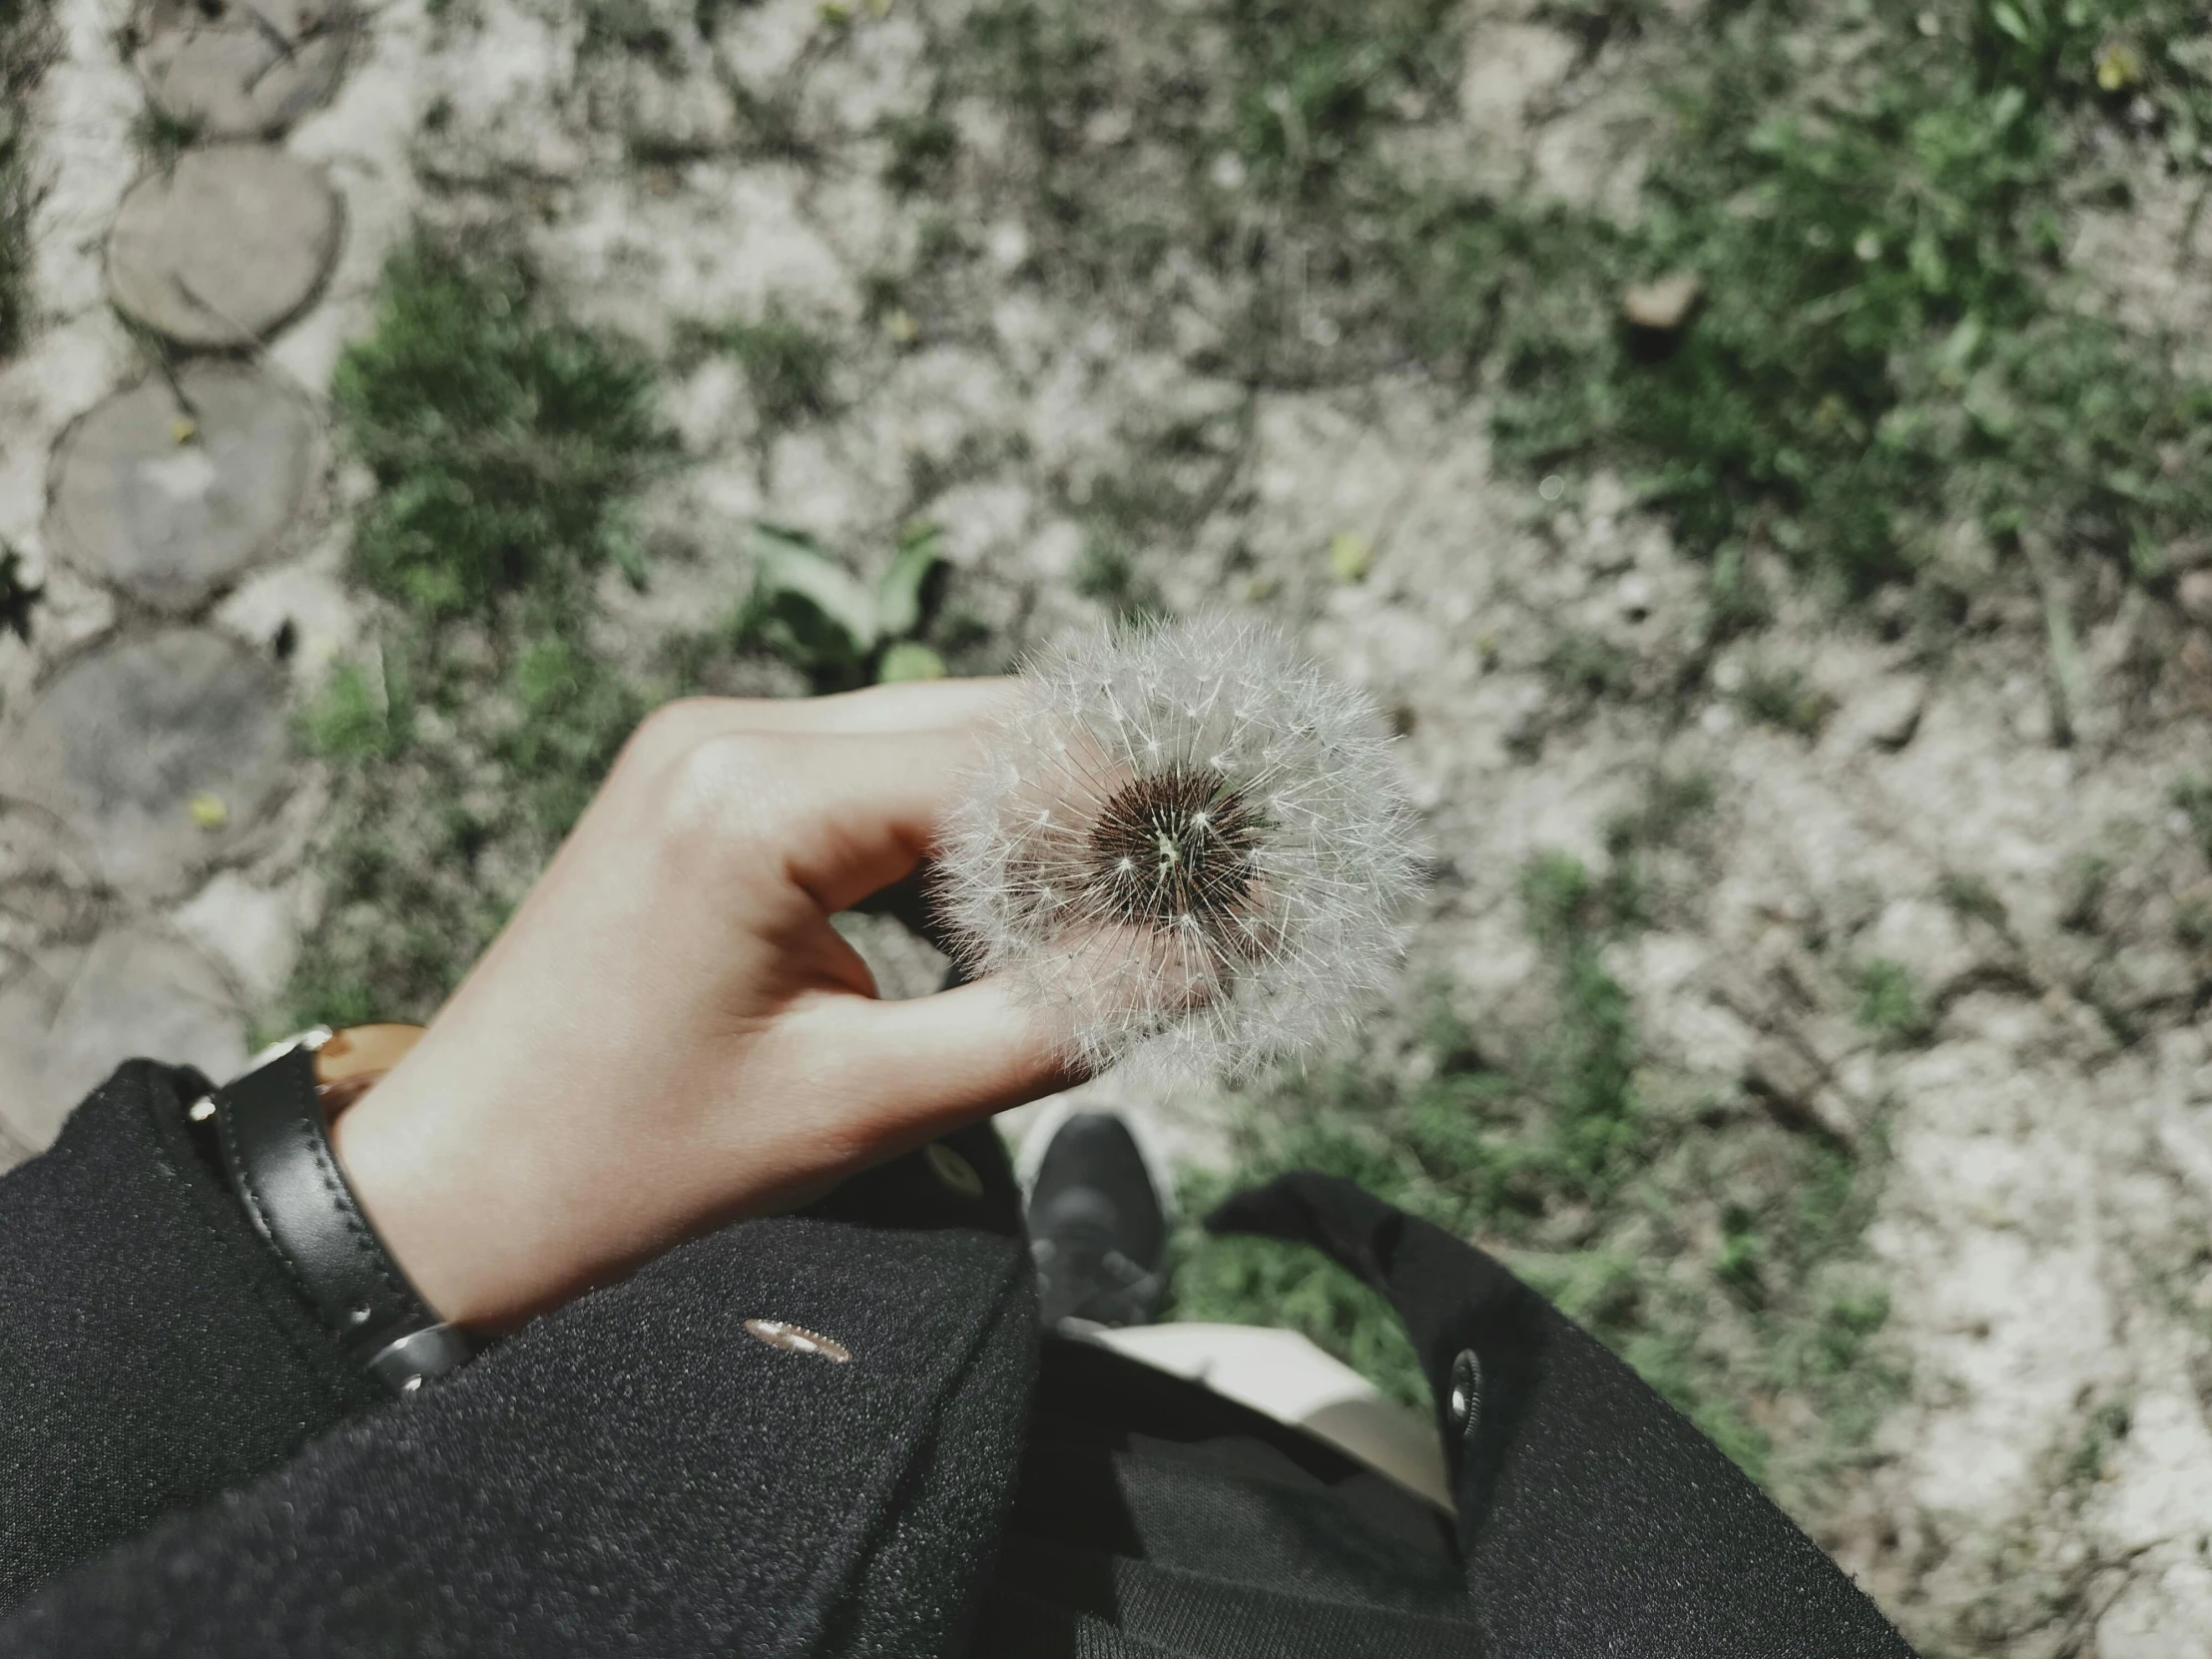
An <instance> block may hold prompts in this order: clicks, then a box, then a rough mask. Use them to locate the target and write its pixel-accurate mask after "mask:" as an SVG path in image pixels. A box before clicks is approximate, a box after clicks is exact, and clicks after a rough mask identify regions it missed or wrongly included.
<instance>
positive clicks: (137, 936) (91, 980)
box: [0, 925, 246, 1151]
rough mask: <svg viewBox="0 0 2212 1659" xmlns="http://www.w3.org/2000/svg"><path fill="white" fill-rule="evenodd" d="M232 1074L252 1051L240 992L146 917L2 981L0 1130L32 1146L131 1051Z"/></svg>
mask: <svg viewBox="0 0 2212 1659" xmlns="http://www.w3.org/2000/svg"><path fill="white" fill-rule="evenodd" d="M124 1032H128V1033H129V1034H130V1035H129V1039H128V1047H129V1049H130V1052H131V1053H133V1054H139V1055H145V1056H148V1057H150V1058H156V1059H161V1060H164V1061H167V1062H168V1063H170V1064H172V1065H195V1066H198V1067H200V1068H201V1069H202V1070H203V1071H206V1072H208V1073H209V1074H211V1075H212V1076H217V1077H222V1076H228V1075H229V1074H230V1073H231V1072H234V1071H236V1070H237V1069H238V1068H239V1066H240V1065H241V1064H242V1063H243V1062H244V1060H245V1058H246V1039H245V1031H244V1022H243V1021H242V1020H241V1018H240V1015H239V1009H238V1006H237V998H236V996H235V994H234V993H233V992H232V990H231V988H230V987H229V986H228V985H227V984H226V983H225V982H224V980H223V976H222V975H221V974H220V973H218V972H217V971H216V969H215V968H214V967H213V966H212V965H211V964H210V963H209V961H208V959H207V958H206V957H205V956H203V955H201V954H200V953H199V952H198V951H196V950H194V949H193V948H192V947H191V946H189V945H187V944H185V943H184V942H182V941H181V940H179V939H176V938H174V937H172V936H170V935H169V934H167V933H164V932H160V931H157V930H155V929H153V928H150V927H147V926H143V925H130V926H124V927H117V928H112V929H110V930H109V931H107V932H105V933H102V934H101V935H100V936H99V937H98V938H96V939H94V940H93V941H92V942H91V943H90V944H63V945H55V946H50V947H49V948H47V949H46V950H43V951H41V952H40V953H39V954H38V955H37V956H36V957H35V958H34V959H33V960H31V961H30V962H29V963H28V964H26V965H25V966H24V967H23V968H21V969H20V970H18V971H17V972H16V973H15V974H13V975H12V976H10V977H9V978H8V979H6V980H5V981H0V1133H4V1134H5V1136H6V1137H7V1138H8V1139H10V1140H13V1141H15V1142H17V1143H19V1144H21V1145H23V1146H25V1147H27V1148H29V1149H31V1150H34V1151H35V1150H38V1149H40V1148H43V1147H45V1146H46V1145H47V1144H48V1143H50V1142H51V1141H52V1140H53V1138H54V1136H55V1134H56V1132H57V1131H59V1130H60V1128H61V1125H62V1119H63V1118H65V1117H67V1116H68V1115H69V1111H70V1108H72V1107H73V1106H75V1105H76V1104H77V1102H78V1101H79V1100H80V1099H81V1098H83V1096H84V1095H85V1093H86V1092H87V1091H88V1090H90V1089H91V1088H92V1087H93V1086H94V1085H95V1084H97V1083H98V1082H99V1081H100V1080H101V1079H102V1078H103V1077H105V1076H107V1075H108V1073H109V1072H111V1071H113V1070H114V1069H115V1066H116V1063H117V1061H118V1060H120V1059H122V1058H123V1057H124V1056H123V1055H122V1054H120V1053H118V1052H117V1038H118V1036H119V1034H121V1033H124Z"/></svg>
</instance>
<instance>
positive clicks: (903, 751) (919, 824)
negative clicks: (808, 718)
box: [779, 727, 981, 913]
mask: <svg viewBox="0 0 2212 1659" xmlns="http://www.w3.org/2000/svg"><path fill="white" fill-rule="evenodd" d="M790 741H791V742H792V744H793V753H792V756H791V762H790V766H791V771H790V774H789V776H790V778H791V785H790V789H789V793H788V794H787V796H786V801H787V803H788V811H787V815H786V817H785V820H784V823H783V824H782V825H781V827H780V835H779V839H780V841H781V844H782V846H783V848H784V858H785V867H786V869H787V870H788V871H789V873H790V875H791V878H792V879H793V880H794V881H796V882H797V883H798V884H799V885H800V886H802V887H804V888H806V890H807V891H808V892H809V893H811V894H813V895H814V898H815V900H816V902H817V903H819V904H820V905H821V906H822V907H823V909H824V910H826V911H829V912H831V913H834V912H836V911H838V910H843V909H849V908H850V907H851V906H852V905H854V904H857V903H858V902H859V901H860V900H861V899H863V898H865V897H867V895H868V894H870V893H872V892H876V891H878V890H880V889H881V888H884V887H887V886H889V885H890V884H891V883H892V882H893V881H896V880H899V879H900V878H902V877H903V876H905V875H907V874H909V873H910V872H911V871H912V870H913V868H914V866H915V865H916V864H918V863H919V862H921V860H922V859H923V858H925V857H927V856H928V854H929V852H930V849H931V848H932V847H933V846H934V845H935V844H936V839H937V833H938V829H939V826H941V825H942V824H943V823H944V821H945V818H946V816H947V815H948V814H949V813H950V812H951V811H952V808H953V807H954V805H955V804H956V803H957V801H958V799H959V794H960V790H961V787H962V784H963V782H964V780H965V779H966V777H967V775H968V774H969V773H970V771H971V770H972V769H973V768H974V766H975V763H976V761H977V760H978V758H979V757H980V755H981V743H980V740H979V739H978V737H977V735H976V733H975V732H974V731H973V730H972V729H968V728H965V727H952V728H949V729H946V730H941V731H912V732H899V733H885V734H866V735H861V734H850V733H837V734H829V735H824V736H819V737H808V738H804V739H796V738H795V739H793V740H790Z"/></svg>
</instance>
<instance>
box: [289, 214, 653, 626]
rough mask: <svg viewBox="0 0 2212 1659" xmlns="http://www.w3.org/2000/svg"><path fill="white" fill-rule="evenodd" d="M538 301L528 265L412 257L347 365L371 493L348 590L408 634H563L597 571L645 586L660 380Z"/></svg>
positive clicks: (639, 359) (385, 289) (352, 442)
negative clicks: (640, 529)
mask: <svg viewBox="0 0 2212 1659" xmlns="http://www.w3.org/2000/svg"><path fill="white" fill-rule="evenodd" d="M538 301H539V296H538V294H537V291H536V286H535V283H534V281H533V279H532V277H531V276H530V274H529V272H528V270H527V268H526V267H524V266H523V265H521V264H519V263H517V262H514V261H499V260H465V259H463V258H461V257H459V256H457V255H455V254H452V253H450V252H446V251H442V250H440V249H439V248H438V247H436V246H435V245H433V244H432V243H430V242H428V241H426V240H417V241H416V242H415V243H413V244H412V245H410V246H409V247H407V248H406V249H404V250H403V251H402V252H400V253H399V254H398V255H396V256H395V257H394V258H393V259H392V261H391V262H390V263H389V265H388V266H387V267H386V269H385V272H384V277H383V281H382V285H381V287H380V289H379V291H378V300H377V315H376V321H375V326H374V329H373V331H372V332H371V333H370V334H369V335H368V337H366V338H365V339H363V340H361V341H360V342H359V343H357V344H355V345H353V346H352V347H350V348H348V350H347V351H346V353H345V356H344V357H343V359H342V360H341V361H340V362H339V364H338V368H337V372H336V374H335V376H334V378H333V380H332V383H331V398H332V401H333V404H334V405H335V409H336V413H337V416H338V419H339V421H340V423H341V425H342V426H343V428H344V431H345V436H346V441H347V445H348V447H349V449H350V450H351V452H352V453H353V455H354V456H355V457H356V458H357V459H359V460H360V461H361V462H362V463H363V464H365V465H366V466H367V467H368V468H369V469H370V471H371V472H372V473H373V474H374V475H375V479H376V484H377V491H376V495H375V497H374V498H373V500H372V501H371V502H370V504H369V506H368V507H367V509H366V510H365V511H364V512H363V513H362V514H361V515H360V516H359V517H358V518H357V520H356V522H355V526H354V555H353V556H354V573H355V574H356V576H358V577H359V578H360V580H361V581H362V583H363V584H364V585H365V586H367V587H368V588H370V589H371V590H373V591H374V592H376V593H378V594H380V595H382V596H383V597H384V598H386V599H387V600H389V601H391V602H392V603H393V604H395V605H396V606H398V607H399V608H400V609H401V610H402V611H403V612H405V613H406V614H408V615H410V616H412V617H415V618H418V619H421V620H424V621H428V622H447V621H451V620H454V619H457V618H461V617H464V616H467V617H475V618H478V619H483V618H485V617H487V616H489V615H491V614H492V613H494V612H495V611H497V610H499V609H500V608H502V607H503V606H508V605H512V604H521V605H524V606H527V607H528V608H531V609H533V610H535V611H536V612H538V613H539V614H540V615H541V616H542V618H543V622H544V625H545V626H548V627H552V628H554V629H564V628H569V627H572V626H573V625H574V623H575V621H576V619H577V617H578V616H579V615H580V613H581V608H582V607H581V601H582V596H583V592H584V588H585V584H586V583H587V582H588V581H589V580H590V578H591V577H592V576H594V575H595V574H596V573H597V571H598V570H599V569H600V568H601V567H602V566H604V565H607V564H614V565H617V566H619V567H621V568H622V569H624V570H625V571H627V572H630V573H632V574H633V575H634V574H636V573H638V572H639V570H640V562H639V561H640V555H639V552H638V550H637V547H636V545H635V541H634V538H633V535H632V532H631V527H630V524H629V521H628V518H627V515H626V513H625V510H624V508H625V503H626V502H627V501H628V500H629V498H630V497H631V495H632V494H634V492H635V491H636V490H637V488H638V487H639V486H640V485H641V484H642V483H643V482H644V481H645V479H646V477H647V476H648V475H649V473H650V472H651V470H652V469H653V467H654V466H655V465H656V464H658V462H659V461H660V460H661V458H662V457H663V455H664V454H665V453H666V452H667V448H668V445H667V441H666V439H665V438H664V436H663V435H662V434H661V432H660V431H659V429H658V427H657V426H656V425H655V423H654V418H653V415H652V412H651V399H652V393H653V389H654V385H655V376H654V371H653V368H652V365H651V364H650V363H648V362H647V361H646V360H645V359H644V357H643V356H642V355H640V354H639V353H636V352H635V351H632V350H630V349H627V348H625V347H624V346H622V345H620V344H619V343H617V342H614V341H611V340H609V339H607V338H605V337H603V336H601V335H599V334H595V333H591V332H589V331H586V330H583V329H580V328H576V327H572V326H570V325H567V324H565V323H561V322H557V321H548V320H546V319H545V317H544V316H543V314H542V311H541V309H540V306H539V302H538Z"/></svg>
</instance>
